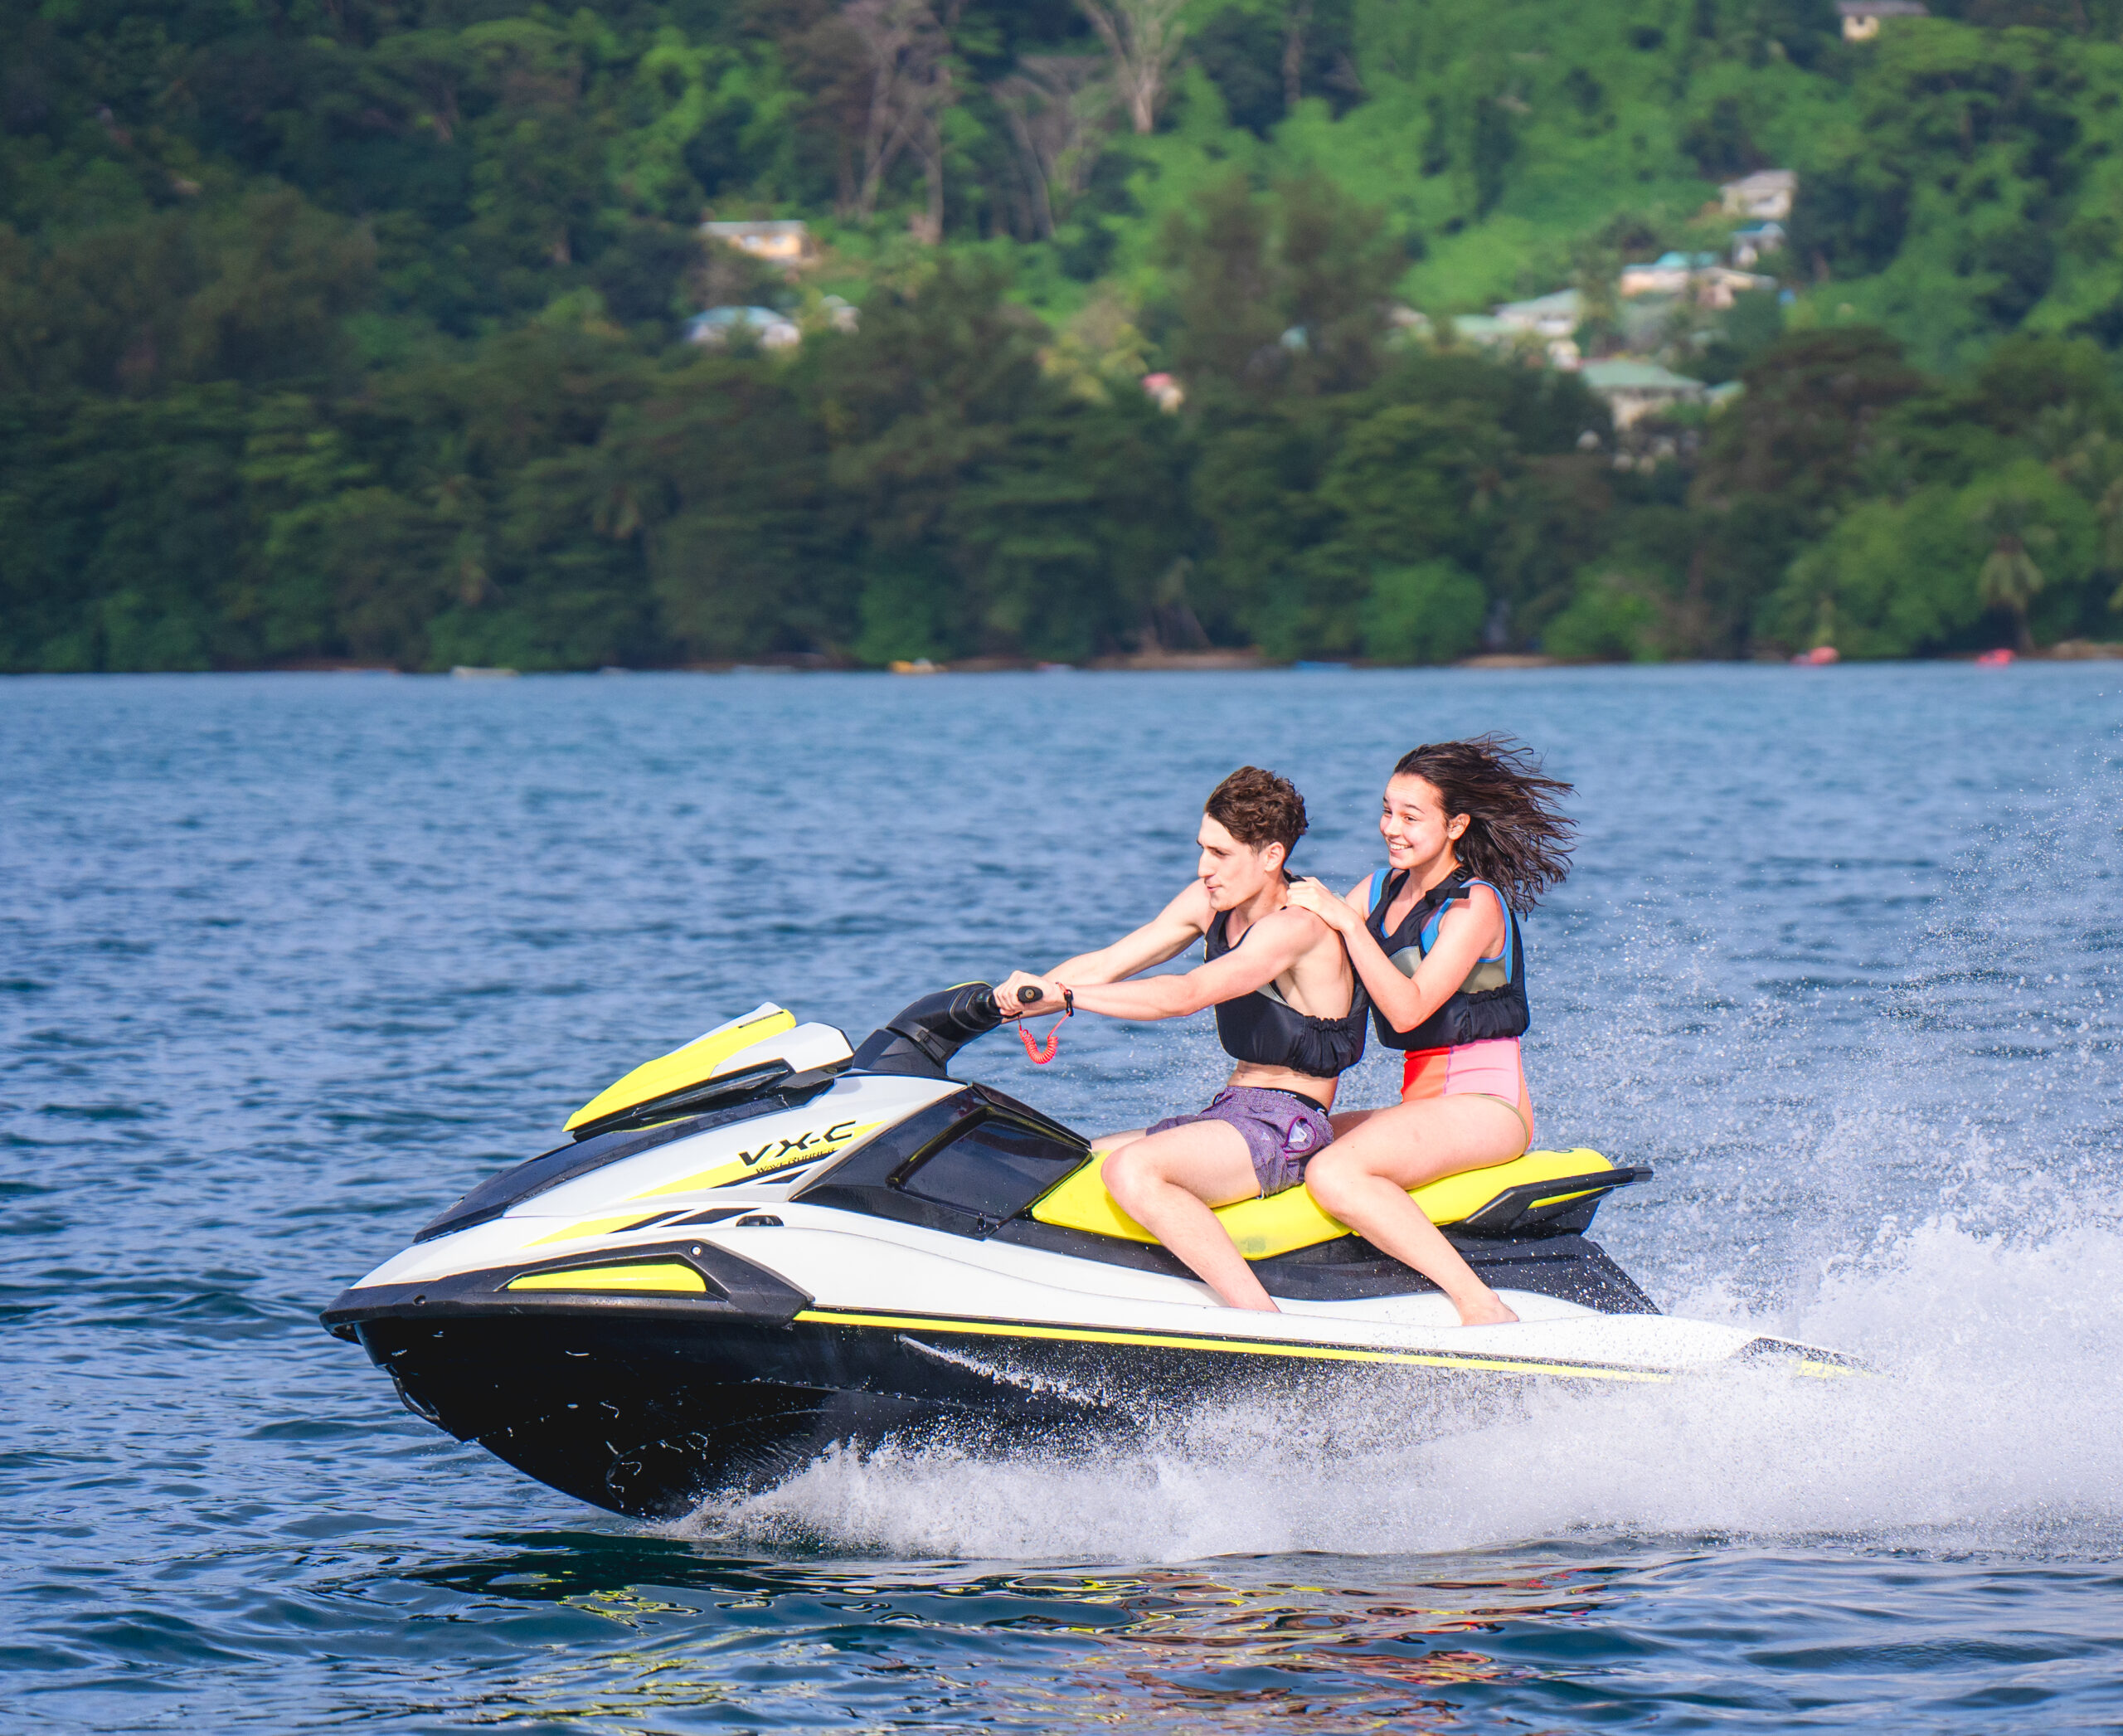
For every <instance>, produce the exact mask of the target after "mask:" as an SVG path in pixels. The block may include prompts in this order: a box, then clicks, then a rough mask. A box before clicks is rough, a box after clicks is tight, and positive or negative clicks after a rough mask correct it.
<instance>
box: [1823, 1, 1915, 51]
mask: <svg viewBox="0 0 2123 1736" xmlns="http://www.w3.org/2000/svg"><path fill="white" fill-rule="evenodd" d="M1835 9H1836V11H1837V12H1840V13H1841V14H1842V15H1843V40H1844V41H1846V42H1869V41H1872V40H1873V37H1875V36H1878V34H1879V33H1880V21H1881V20H1882V19H1883V18H1928V17H1931V8H1930V7H1927V6H1925V5H1924V4H1922V3H1921V0H1836V7H1835Z"/></svg>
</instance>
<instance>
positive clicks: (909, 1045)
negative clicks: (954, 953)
mask: <svg viewBox="0 0 2123 1736" xmlns="http://www.w3.org/2000/svg"><path fill="white" fill-rule="evenodd" d="M1002 1022H1003V1009H1001V1008H1000V1007H998V1005H996V1004H995V987H994V985H993V984H992V983H960V984H959V985H958V986H957V987H955V988H951V989H942V990H938V991H937V992H936V993H935V994H925V995H923V996H922V997H921V999H919V1000H917V1001H916V1002H915V1003H914V1004H912V1005H911V1006H909V1007H905V1008H902V1009H901V1010H900V1012H899V1013H898V1014H896V1015H895V1016H894V1017H893V1018H891V1019H888V1020H887V1021H886V1024H885V1027H884V1028H883V1029H882V1030H881V1031H872V1033H870V1034H869V1036H868V1037H867V1038H864V1039H863V1043H862V1048H858V1049H857V1050H856V1052H855V1060H854V1063H853V1065H854V1066H855V1067H857V1068H859V1069H861V1070H862V1071H863V1072H872V1073H913V1074H916V1075H917V1076H919V1077H923V1078H929V1079H941V1078H943V1077H945V1076H946V1070H947V1069H948V1068H949V1067H950V1064H951V1057H952V1056H954V1055H955V1054H957V1053H958V1052H959V1050H960V1049H961V1048H964V1047H965V1045H966V1044H967V1043H970V1042H972V1041H973V1039H974V1038H976V1037H984V1036H986V1035H987V1034H988V1033H989V1032H990V1031H992V1030H993V1029H994V1028H995V1027H996V1026H997V1025H998V1024H1002Z"/></svg>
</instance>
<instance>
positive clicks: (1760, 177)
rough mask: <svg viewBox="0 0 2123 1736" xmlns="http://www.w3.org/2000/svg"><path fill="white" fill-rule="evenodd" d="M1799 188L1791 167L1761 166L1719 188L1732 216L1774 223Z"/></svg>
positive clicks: (1785, 213) (1786, 210) (1788, 208)
mask: <svg viewBox="0 0 2123 1736" xmlns="http://www.w3.org/2000/svg"><path fill="white" fill-rule="evenodd" d="M1882 3H1885V0H1882ZM1798 191H1799V177H1798V174H1797V173H1796V172H1795V171H1794V170H1791V169H1788V168H1765V169H1757V170H1756V171H1755V173H1753V174H1751V175H1742V177H1740V178H1739V179H1738V180H1737V181H1727V182H1726V183H1725V184H1724V185H1723V186H1722V187H1719V188H1718V189H1717V192H1718V195H1719V197H1721V198H1722V200H1723V201H1724V204H1725V209H1726V211H1727V212H1729V213H1730V214H1731V215H1732V216H1736V217H1753V218H1756V219H1757V220H1759V221H1767V222H1771V223H1781V222H1782V221H1784V220H1785V218H1786V217H1788V216H1790V215H1791V201H1792V199H1793V198H1794V197H1796V195H1797V193H1798Z"/></svg>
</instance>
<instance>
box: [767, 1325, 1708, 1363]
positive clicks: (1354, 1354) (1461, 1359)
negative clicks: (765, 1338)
mask: <svg viewBox="0 0 2123 1736" xmlns="http://www.w3.org/2000/svg"><path fill="white" fill-rule="evenodd" d="M796 1318H797V1319H798V1320H802V1321H804V1322H806V1323H807V1324H809V1325H818V1326H882V1327H885V1328H887V1329H888V1330H902V1329H905V1328H907V1327H914V1328H918V1329H919V1330H922V1331H925V1332H959V1333H965V1334H969V1335H972V1336H974V1337H976V1338H1037V1339H1052V1340H1060V1341H1062V1343H1065V1344H1072V1345H1148V1346H1149V1347H1150V1348H1152V1349H1160V1350H1225V1351H1230V1352H1232V1353H1233V1354H1238V1355H1242V1356H1288V1357H1296V1358H1299V1359H1302V1360H1305V1361H1320V1362H1368V1363H1394V1364H1403V1365H1408V1366H1414V1367H1420V1368H1430V1369H1482V1370H1484V1371H1486V1372H1489V1373H1494V1374H1561V1375H1566V1376H1568V1377H1570V1378H1571V1379H1581V1380H1624V1381H1667V1380H1671V1379H1673V1378H1674V1377H1673V1376H1672V1375H1670V1374H1651V1373H1648V1372H1644V1371H1642V1370H1639V1369H1594V1368H1586V1367H1584V1366H1582V1365H1581V1364H1572V1363H1548V1362H1512V1361H1505V1360H1502V1359H1498V1358H1494V1357H1483V1356H1440V1355H1435V1354H1427V1353H1425V1352H1421V1351H1416V1350H1351V1349H1342V1348H1340V1347H1338V1346H1335V1345H1274V1344H1266V1343H1262V1342H1261V1341H1260V1340H1251V1339H1232V1338H1182V1337H1177V1336H1173V1335H1168V1334H1165V1333H1161V1332H1088V1331H1085V1330H1081V1329H1080V1328H1077V1327H1073V1326H1029V1325H1006V1324H1004V1323H1003V1322H1000V1321H996V1320H923V1319H919V1318H916V1316H914V1315H903V1314H841V1313H837V1312H834V1311H830V1310H828V1309H823V1308H806V1309H804V1310H802V1311H799V1313H798V1314H797V1315H796Z"/></svg>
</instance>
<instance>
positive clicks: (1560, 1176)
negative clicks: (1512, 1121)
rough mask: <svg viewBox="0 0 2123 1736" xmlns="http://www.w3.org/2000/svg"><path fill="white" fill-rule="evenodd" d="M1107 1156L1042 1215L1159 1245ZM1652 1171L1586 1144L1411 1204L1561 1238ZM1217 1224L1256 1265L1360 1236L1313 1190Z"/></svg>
mask: <svg viewBox="0 0 2123 1736" xmlns="http://www.w3.org/2000/svg"><path fill="white" fill-rule="evenodd" d="M1100 1158H1101V1154H1100V1153H1097V1152H1094V1153H1092V1155H1091V1160H1090V1161H1088V1162H1087V1163H1085V1164H1083V1165H1080V1166H1079V1167H1078V1168H1076V1169H1074V1170H1071V1172H1070V1174H1068V1176H1067V1177H1066V1179H1063V1180H1062V1182H1061V1183H1060V1184H1058V1185H1057V1186H1056V1187H1054V1188H1052V1189H1050V1190H1049V1191H1048V1192H1047V1194H1046V1195H1045V1197H1044V1198H1042V1199H1040V1200H1039V1201H1038V1203H1037V1204H1035V1205H1034V1206H1033V1207H1032V1217H1033V1218H1035V1219H1037V1221H1038V1222H1039V1223H1051V1224H1055V1225H1057V1226H1059V1227H1061V1228H1066V1229H1075V1230H1086V1231H1089V1232H1090V1233H1091V1234H1093V1235H1096V1236H1113V1237H1117V1238H1120V1239H1121V1240H1124V1241H1128V1242H1154V1241H1156V1240H1157V1238H1156V1237H1154V1236H1153V1235H1152V1234H1151V1233H1149V1231H1148V1230H1146V1229H1144V1228H1143V1227H1142V1225H1140V1224H1139V1223H1136V1222H1135V1220H1134V1218H1130V1216H1129V1215H1128V1214H1127V1213H1125V1212H1124V1211H1122V1210H1121V1209H1120V1206H1119V1205H1118V1204H1115V1201H1114V1198H1113V1196H1112V1195H1111V1194H1109V1193H1107V1192H1106V1190H1105V1182H1104V1181H1103V1180H1102V1179H1100V1175H1099V1164H1100ZM1650 1173H1651V1172H1650V1171H1649V1169H1617V1168H1616V1167H1615V1165H1613V1164H1611V1163H1610V1162H1608V1160H1606V1158H1604V1157H1602V1156H1601V1155H1600V1154H1599V1153H1598V1152H1596V1151H1591V1150H1586V1149H1585V1148H1584V1147H1582V1146H1580V1147H1579V1148H1578V1149H1577V1150H1574V1151H1528V1153H1526V1154H1525V1155H1523V1157H1515V1158H1513V1159H1512V1160H1511V1161H1510V1162H1508V1163H1502V1164H1493V1165H1490V1166H1489V1168H1488V1169H1465V1170H1462V1171H1461V1172H1460V1174H1457V1175H1448V1176H1446V1177H1445V1178H1444V1179H1442V1180H1440V1181H1434V1182H1431V1183H1429V1184H1426V1185H1425V1186H1423V1187H1420V1188H1412V1189H1410V1190H1409V1194H1408V1197H1409V1198H1410V1199H1412V1200H1414V1201H1415V1202H1416V1204H1417V1205H1419V1206H1421V1208H1423V1210H1424V1211H1425V1212H1426V1213H1428V1214H1429V1217H1430V1220H1431V1223H1435V1224H1436V1225H1438V1226H1439V1227H1440V1228H1445V1227H1450V1228H1453V1229H1455V1230H1461V1231H1465V1232H1466V1233H1470V1234H1473V1235H1483V1236H1526V1235H1542V1234H1549V1235H1559V1234H1563V1233H1567V1232H1569V1231H1572V1230H1580V1229H1583V1228H1586V1225H1588V1224H1589V1223H1591V1218H1592V1212H1593V1208H1595V1207H1596V1206H1597V1205H1598V1204H1599V1203H1600V1201H1601V1199H1605V1198H1606V1195H1607V1194H1610V1193H1612V1192H1613V1191H1614V1189H1616V1188H1619V1187H1625V1186H1626V1185H1628V1184H1630V1182H1633V1181H1637V1180H1640V1179H1642V1178H1643V1177H1644V1176H1647V1175H1649V1174H1650ZM1217 1221H1218V1222H1219V1223H1222V1225H1223V1227H1224V1228H1225V1229H1227V1231H1229V1232H1230V1233H1231V1239H1232V1241H1233V1242H1236V1243H1237V1244H1238V1251H1239V1252H1241V1253H1242V1254H1244V1255H1245V1256H1246V1258H1247V1259H1249V1260H1267V1259H1272V1258H1273V1257H1275V1256H1276V1255H1277V1254H1287V1253H1295V1252H1297V1250H1299V1249H1300V1248H1305V1247H1314V1246H1315V1245H1316V1244H1318V1243H1319V1242H1332V1241H1334V1240H1335V1239H1337V1238H1339V1237H1343V1236H1347V1235H1349V1234H1351V1233H1352V1232H1351V1231H1350V1229H1349V1228H1348V1226H1347V1225H1346V1224H1343V1223H1337V1222H1335V1220H1334V1218H1330V1217H1329V1216H1328V1215H1327V1214H1326V1213H1324V1212H1323V1211H1322V1210H1320V1208H1319V1202H1318V1201H1317V1200H1315V1199H1313V1197H1312V1194H1311V1192H1310V1190H1309V1189H1306V1188H1304V1187H1303V1186H1299V1187H1295V1188H1290V1189H1286V1190H1285V1191H1284V1192H1282V1193H1280V1194H1271V1195H1270V1197H1269V1198H1267V1199H1242V1200H1241V1201H1240V1202H1239V1203H1238V1204H1236V1205H1227V1206H1223V1207H1221V1208H1218V1210H1217Z"/></svg>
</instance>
